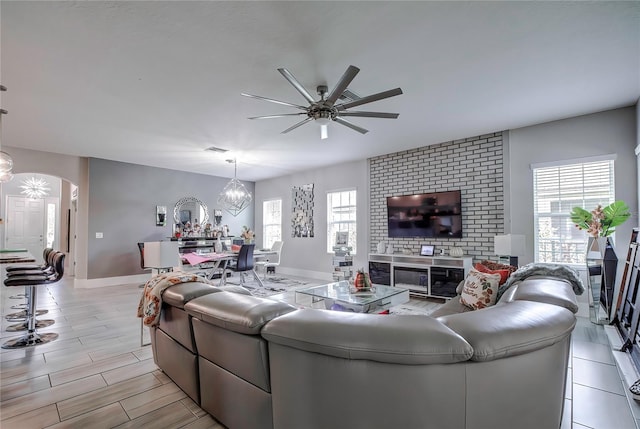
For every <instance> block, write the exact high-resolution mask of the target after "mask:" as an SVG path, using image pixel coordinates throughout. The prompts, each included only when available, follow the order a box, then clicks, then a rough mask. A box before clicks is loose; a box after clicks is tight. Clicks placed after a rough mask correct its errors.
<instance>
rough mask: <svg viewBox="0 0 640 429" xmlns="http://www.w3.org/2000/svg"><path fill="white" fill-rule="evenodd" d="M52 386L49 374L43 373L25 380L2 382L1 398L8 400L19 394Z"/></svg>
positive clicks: (0, 388)
mask: <svg viewBox="0 0 640 429" xmlns="http://www.w3.org/2000/svg"><path fill="white" fill-rule="evenodd" d="M50 387H51V383H50V382H49V376H48V375H46V374H45V375H41V376H40V377H34V378H30V379H28V380H25V381H21V382H18V383H13V384H4V383H3V384H2V386H1V387H0V400H2V401H6V400H9V399H11V398H17V397H18V396H23V395H27V394H29V393H33V392H37V391H39V390H44V389H48V388H50Z"/></svg>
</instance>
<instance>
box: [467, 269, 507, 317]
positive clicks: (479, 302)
mask: <svg viewBox="0 0 640 429" xmlns="http://www.w3.org/2000/svg"><path fill="white" fill-rule="evenodd" d="M499 283H500V274H486V273H482V272H480V271H478V270H476V269H475V268H471V270H470V271H469V274H468V275H467V278H466V279H465V280H464V287H463V288H462V293H461V294H460V302H461V303H462V304H464V305H466V306H467V307H470V308H473V309H476V310H477V309H479V308H485V307H489V306H491V305H494V304H495V303H496V296H497V293H498V286H499Z"/></svg>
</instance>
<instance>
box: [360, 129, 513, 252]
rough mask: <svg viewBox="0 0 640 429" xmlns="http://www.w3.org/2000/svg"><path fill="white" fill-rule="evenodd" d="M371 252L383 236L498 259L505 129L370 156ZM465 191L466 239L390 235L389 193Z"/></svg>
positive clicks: (397, 244)
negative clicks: (496, 241)
mask: <svg viewBox="0 0 640 429" xmlns="http://www.w3.org/2000/svg"><path fill="white" fill-rule="evenodd" d="M369 169H370V189H371V191H370V212H369V213H370V214H369V216H370V219H369V237H370V249H369V250H370V252H375V251H376V245H377V244H378V243H379V242H380V241H386V242H387V243H390V244H391V245H392V246H393V249H394V251H395V252H400V251H402V249H404V248H409V249H411V250H412V251H413V252H414V253H417V252H418V251H419V249H420V244H434V245H435V246H436V252H438V250H439V249H444V250H445V254H447V255H448V254H449V249H450V248H451V247H453V246H456V247H462V249H463V250H464V253H465V255H467V256H473V258H474V261H480V260H482V259H493V260H495V258H496V256H495V255H494V254H493V237H494V236H495V235H497V234H502V233H503V232H504V188H503V141H502V132H496V133H492V134H485V135H482V136H478V137H470V138H466V139H461V140H455V141H452V142H446V143H440V144H436V145H431V146H425V147H422V148H418V149H411V150H407V151H402V152H396V153H392V154H387V155H382V156H378V157H375V158H370V159H369ZM458 189H459V190H460V191H461V196H462V238H450V239H441V238H437V239H436V238H419V237H416V238H413V237H411V238H389V237H388V232H387V197H389V196H397V195H409V194H420V193H425V192H440V191H454V190H458Z"/></svg>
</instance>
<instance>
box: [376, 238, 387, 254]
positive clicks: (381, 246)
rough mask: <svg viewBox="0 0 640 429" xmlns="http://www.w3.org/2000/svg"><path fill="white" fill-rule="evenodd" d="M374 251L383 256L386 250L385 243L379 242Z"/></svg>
mask: <svg viewBox="0 0 640 429" xmlns="http://www.w3.org/2000/svg"><path fill="white" fill-rule="evenodd" d="M376 250H377V252H378V253H381V254H383V253H384V252H386V250H387V243H386V242H384V241H381V242H380V243H378V246H377V247H376Z"/></svg>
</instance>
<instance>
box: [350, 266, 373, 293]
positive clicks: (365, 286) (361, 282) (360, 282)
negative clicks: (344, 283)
mask: <svg viewBox="0 0 640 429" xmlns="http://www.w3.org/2000/svg"><path fill="white" fill-rule="evenodd" d="M353 285H354V286H355V288H356V289H357V290H369V289H371V279H370V278H369V273H365V272H364V271H358V274H356V279H355V281H354V282H353Z"/></svg>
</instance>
